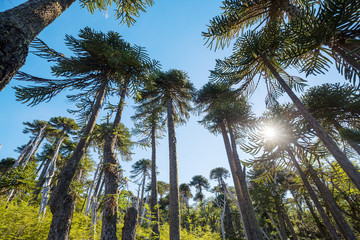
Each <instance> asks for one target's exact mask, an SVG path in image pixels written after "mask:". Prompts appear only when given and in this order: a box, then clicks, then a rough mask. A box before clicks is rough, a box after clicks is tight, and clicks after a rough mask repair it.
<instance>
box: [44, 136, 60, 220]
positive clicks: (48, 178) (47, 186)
mask: <svg viewBox="0 0 360 240" xmlns="http://www.w3.org/2000/svg"><path fill="white" fill-rule="evenodd" d="M63 135H64V131H62V133H61V135H60V138H59V139H58V141H57V144H56V149H55V152H54V155H53V157H52V159H51V161H50V166H49V168H48V170H47V173H46V176H45V182H44V189H43V193H42V197H41V201H40V210H39V215H41V214H42V213H43V215H44V214H45V210H46V205H47V202H48V197H49V194H50V185H51V181H52V178H53V177H54V174H55V168H56V160H57V157H58V155H59V151H60V147H61V144H62V143H63V141H64V139H65V137H64V136H63Z"/></svg>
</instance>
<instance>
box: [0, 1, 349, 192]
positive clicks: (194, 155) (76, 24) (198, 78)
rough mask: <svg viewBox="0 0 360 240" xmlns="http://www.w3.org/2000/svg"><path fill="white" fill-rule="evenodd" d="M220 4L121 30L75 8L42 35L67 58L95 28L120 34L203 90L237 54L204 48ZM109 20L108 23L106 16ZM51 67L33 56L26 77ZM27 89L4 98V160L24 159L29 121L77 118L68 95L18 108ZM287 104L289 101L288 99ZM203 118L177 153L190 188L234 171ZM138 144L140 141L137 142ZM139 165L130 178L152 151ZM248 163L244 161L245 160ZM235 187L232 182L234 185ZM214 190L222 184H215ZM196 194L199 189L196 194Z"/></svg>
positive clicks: (179, 4) (183, 132) (178, 9)
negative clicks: (71, 43) (199, 178)
mask: <svg viewBox="0 0 360 240" xmlns="http://www.w3.org/2000/svg"><path fill="white" fill-rule="evenodd" d="M21 2H23V1H17V0H0V11H4V10H6V9H9V8H12V7H14V6H16V5H18V4H20V3H21ZM220 5H221V1H220V0H170V1H169V0H155V5H154V6H153V7H151V8H149V9H148V10H147V12H146V13H142V14H141V16H140V17H139V18H138V19H137V22H136V24H135V25H134V26H132V27H130V28H128V27H127V26H125V25H119V24H118V21H116V20H115V19H114V18H113V11H112V10H111V9H109V12H108V14H105V13H104V12H96V13H95V14H94V15H92V14H90V13H89V12H87V10H86V9H81V8H80V6H79V4H78V3H77V2H76V3H74V4H73V5H72V6H71V7H70V8H69V9H68V10H66V11H65V12H64V13H63V14H62V15H61V16H60V17H59V18H58V19H57V20H55V22H54V23H52V24H51V25H50V26H49V27H47V28H46V29H45V30H44V31H43V32H42V33H41V34H40V35H39V38H41V39H42V40H43V41H45V42H46V43H47V44H48V45H49V46H50V47H52V48H54V49H56V50H58V51H60V52H63V53H65V54H66V55H69V54H71V52H70V51H69V50H68V49H67V48H66V46H65V44H64V37H65V34H70V35H74V36H77V34H78V32H79V30H80V29H82V28H84V27H86V26H89V27H91V28H93V29H95V30H98V31H103V32H106V31H109V30H113V31H117V32H119V33H120V35H122V36H123V37H124V39H125V40H126V41H128V42H130V43H131V44H137V45H141V46H143V47H145V48H146V50H147V51H148V53H149V55H150V56H151V57H152V58H154V59H157V60H159V61H160V63H161V64H162V68H163V70H165V71H166V70H168V69H180V70H184V71H185V72H187V73H188V75H189V76H190V80H191V81H192V82H193V83H194V85H195V87H196V88H197V89H199V88H201V86H202V85H203V84H205V83H206V82H207V81H208V76H209V70H211V69H213V68H214V66H215V59H217V58H223V57H224V56H228V55H230V54H231V48H228V49H225V50H218V51H216V52H214V51H211V50H210V49H209V48H207V47H206V46H204V43H205V41H204V39H203V37H202V36H201V32H202V31H206V25H207V24H208V23H209V20H210V19H211V18H212V17H214V16H216V15H218V14H219V13H220V8H219V6H220ZM106 15H108V17H107V16H106ZM49 66H50V65H49V64H48V63H47V62H46V61H45V60H43V59H40V58H39V57H36V56H32V55H29V56H28V59H27V61H26V64H25V66H24V67H23V68H22V69H21V70H22V71H24V72H27V73H30V74H33V75H35V76H41V77H47V78H51V74H50V69H49ZM308 80H309V81H310V82H311V83H312V84H321V83H325V81H327V82H329V81H331V82H339V81H341V82H342V81H343V78H342V77H341V76H339V75H338V74H337V73H336V71H335V70H333V71H331V73H328V74H326V75H325V76H319V77H314V76H311V77H309V78H308ZM19 84H22V83H21V82H19V81H15V80H13V81H12V82H11V84H10V85H8V86H7V88H6V89H5V90H3V91H2V92H0V144H2V145H3V146H2V149H0V159H2V158H5V157H14V158H17V157H18V153H16V152H14V149H16V147H18V146H20V145H22V144H25V143H26V142H27V141H28V139H29V137H28V136H27V135H24V134H22V130H23V124H22V122H24V121H33V120H35V119H40V120H49V119H50V118H51V117H54V116H60V115H61V116H67V117H73V118H75V116H72V115H70V114H69V113H67V111H66V109H69V108H70V109H74V107H73V106H72V105H71V104H70V103H69V102H68V101H67V100H66V97H65V96H66V94H61V95H59V96H58V97H56V98H54V99H53V100H52V101H51V102H49V103H42V104H40V105H38V106H36V107H28V106H26V105H24V104H21V103H20V102H16V100H15V95H14V91H13V89H12V87H13V86H17V85H19ZM265 95H266V92H265V89H264V86H262V85H260V86H259V88H258V89H257V91H256V92H255V94H254V95H253V96H252V98H251V102H252V103H253V109H254V111H255V112H256V113H257V114H260V113H261V112H262V111H263V110H264V109H265V106H264V99H265ZM285 99H286V98H285ZM132 115H133V103H132V101H130V100H128V105H127V108H126V109H125V112H124V115H123V118H122V119H123V123H124V124H125V125H126V126H127V127H128V128H132V127H133V123H132V122H131V120H130V117H131V116H132ZM198 120H200V118H199V117H197V116H191V118H190V120H189V122H188V124H186V125H185V126H181V127H178V128H177V129H176V134H177V143H178V145H177V147H178V149H177V152H178V168H179V183H184V182H185V183H189V182H190V180H191V178H192V177H193V176H194V175H198V174H200V175H203V176H205V177H207V178H209V173H210V171H211V169H213V168H216V167H225V168H227V169H229V166H228V162H227V158H226V153H225V149H224V145H223V142H222V138H221V137H220V136H214V135H211V134H210V133H208V131H207V130H206V129H204V128H203V127H202V126H201V125H199V124H198V123H197V121H198ZM134 140H136V139H134ZM167 147H168V144H167V138H166V137H165V138H164V139H162V140H161V141H160V145H159V146H158V155H157V159H158V167H159V172H160V175H159V177H158V178H159V180H163V181H166V182H168V181H169V180H168V179H169V176H168V168H169V164H168V149H167ZM133 152H134V153H135V154H134V155H133V161H132V162H130V163H121V165H122V166H123V167H124V168H125V170H126V171H127V172H126V173H125V174H130V173H129V170H130V169H131V165H132V164H133V163H134V161H136V160H139V159H141V158H151V151H150V149H149V150H148V151H145V150H142V149H140V148H136V149H134V150H133ZM241 156H242V157H243V158H245V156H244V155H242V154H241ZM229 183H230V184H231V185H233V184H232V183H231V181H229ZM211 184H212V186H214V185H215V184H216V183H215V182H213V181H212V182H211ZM192 191H193V193H194V192H195V189H192Z"/></svg>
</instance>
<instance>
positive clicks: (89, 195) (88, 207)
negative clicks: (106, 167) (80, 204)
mask: <svg viewBox="0 0 360 240" xmlns="http://www.w3.org/2000/svg"><path fill="white" fill-rule="evenodd" d="M101 166H102V161H101V160H100V162H99V164H98V166H97V168H96V171H95V173H94V180H93V181H92V183H91V185H90V187H89V190H88V196H87V200H86V205H85V212H84V213H85V215H87V214H88V213H89V212H90V206H91V198H92V196H93V193H92V190H93V188H94V186H95V183H97V185H98V183H99V181H101V179H100V178H98V174H100V167H101ZM96 180H98V181H97V182H96ZM94 194H96V192H94Z"/></svg>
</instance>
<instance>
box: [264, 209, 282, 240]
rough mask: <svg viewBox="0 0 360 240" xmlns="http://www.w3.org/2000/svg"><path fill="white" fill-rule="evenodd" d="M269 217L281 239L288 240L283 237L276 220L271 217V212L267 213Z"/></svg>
mask: <svg viewBox="0 0 360 240" xmlns="http://www.w3.org/2000/svg"><path fill="white" fill-rule="evenodd" d="M266 213H267V215H268V216H269V218H270V221H271V223H272V224H273V225H274V227H275V229H276V232H277V233H278V235H279V237H280V240H286V238H285V239H284V236H283V235H282V233H281V231H280V229H279V228H278V226H277V225H276V222H275V220H274V218H273V217H272V216H271V214H270V213H269V212H266Z"/></svg>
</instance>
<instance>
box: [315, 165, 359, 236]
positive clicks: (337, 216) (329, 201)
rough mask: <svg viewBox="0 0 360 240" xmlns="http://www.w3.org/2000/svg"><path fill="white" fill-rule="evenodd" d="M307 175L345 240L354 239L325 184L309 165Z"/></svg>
mask: <svg viewBox="0 0 360 240" xmlns="http://www.w3.org/2000/svg"><path fill="white" fill-rule="evenodd" d="M308 169H309V173H310V176H311V178H312V179H313V180H314V182H315V185H316V187H317V188H318V190H319V192H320V194H321V196H322V197H323V199H324V201H325V204H326V207H327V208H328V209H329V211H330V212H331V215H332V216H333V218H334V220H335V222H336V224H337V226H338V228H339V230H340V232H341V233H342V235H343V236H344V238H345V239H347V240H352V239H356V236H355V234H354V233H353V231H352V230H351V228H350V226H349V225H348V223H347V222H346V220H345V218H344V217H343V215H342V214H341V211H340V209H339V208H338V206H337V204H336V202H335V200H334V198H333V197H332V195H331V193H330V191H329V189H328V188H327V187H326V186H325V184H324V183H323V182H322V181H321V180H320V179H319V177H318V175H317V173H316V171H315V170H314V168H313V167H312V166H311V165H308Z"/></svg>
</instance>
